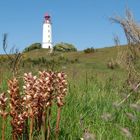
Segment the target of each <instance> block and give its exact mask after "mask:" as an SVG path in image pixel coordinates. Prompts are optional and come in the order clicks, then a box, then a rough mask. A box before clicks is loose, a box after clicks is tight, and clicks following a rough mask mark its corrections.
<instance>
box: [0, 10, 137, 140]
mask: <svg viewBox="0 0 140 140" xmlns="http://www.w3.org/2000/svg"><path fill="white" fill-rule="evenodd" d="M126 13H127V14H126V17H127V18H125V19H124V18H123V20H122V18H120V17H119V18H118V17H113V18H112V19H111V20H113V21H115V22H116V21H117V23H119V24H120V23H121V24H122V25H123V26H122V27H123V29H124V31H126V34H127V37H128V38H127V39H128V45H124V46H121V45H120V44H117V43H116V46H115V47H106V48H102V49H96V51H95V52H94V53H85V52H84V51H78V52H64V53H62V52H59V51H58V52H53V53H52V54H50V53H48V50H44V49H39V50H32V51H30V52H26V53H23V54H22V56H21V59H20V63H19V64H18V65H17V69H16V72H15V74H14V77H17V79H18V80H19V83H20V89H21V88H22V85H23V81H22V80H21V79H22V76H23V75H24V73H28V72H32V74H33V75H37V73H38V71H43V70H47V71H51V72H52V71H54V72H55V73H57V72H59V71H63V72H65V73H66V75H67V81H68V87H67V88H68V91H67V93H66V96H65V105H64V106H63V109H62V111H61V120H60V126H59V135H57V139H59V140H80V139H81V140H82V139H84V140H95V139H96V140H112V139H114V140H125V139H126V140H127V139H132V140H139V139H140V133H139V132H140V95H139V92H140V90H139V86H140V84H139V82H140V80H139V79H140V77H139V75H140V71H139V67H140V64H139V61H140V58H139V51H138V50H139V48H138V47H139V42H138V40H136V39H138V38H139V37H140V30H139V28H138V27H139V26H136V24H132V23H133V21H134V20H132V17H131V14H130V13H129V12H128V11H127V12H126ZM130 17H131V18H130ZM121 21H123V22H121ZM125 21H127V22H125ZM130 23H131V24H130ZM134 23H135V22H134ZM124 25H125V26H124ZM129 25H130V26H129ZM132 25H133V27H137V28H132ZM127 29H129V30H127ZM130 29H133V30H130ZM136 31H137V32H136ZM132 32H133V35H132V34H130V33H132ZM138 32H139V33H138ZM132 37H133V38H132ZM135 38H136V39H135ZM139 40H140V38H139ZM136 41H137V42H136ZM0 63H1V66H2V67H0V92H1V93H2V92H6V91H7V90H8V85H7V81H8V80H9V79H12V78H13V72H12V71H9V70H10V67H9V66H10V65H9V59H8V56H5V55H4V56H0ZM22 93H23V92H22V91H20V94H22ZM6 96H8V97H9V96H10V95H9V94H8V93H6ZM8 110H10V108H8V109H7V111H8ZM56 110H57V106H56V105H54V106H53V107H52V111H51V121H50V128H51V129H50V130H51V131H50V139H51V140H53V139H56V133H55V132H56V125H55V124H56V123H57V119H56V118H57V111H56ZM2 119H3V118H2V117H0V127H2V125H3V123H2ZM11 119H12V117H10V116H8V117H7V118H6V122H5V131H4V134H5V139H6V140H9V139H11V138H12V127H11V125H10V121H11ZM28 130H30V129H29V128H28ZM42 130H43V129H41V131H40V132H42ZM47 130H48V128H47ZM33 133H34V134H33V135H32V136H33V138H34V139H37V138H38V137H37V136H40V137H42V135H43V133H39V135H37V133H36V131H34V132H33ZM2 134H3V133H0V137H2ZM22 139H23V140H24V137H22Z"/></svg>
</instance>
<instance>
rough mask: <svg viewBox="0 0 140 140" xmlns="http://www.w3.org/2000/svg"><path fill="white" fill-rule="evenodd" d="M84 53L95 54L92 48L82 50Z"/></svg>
mask: <svg viewBox="0 0 140 140" xmlns="http://www.w3.org/2000/svg"><path fill="white" fill-rule="evenodd" d="M84 52H85V53H94V52H95V49H94V48H93V47H91V48H87V49H85V50H84Z"/></svg>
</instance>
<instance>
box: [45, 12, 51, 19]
mask: <svg viewBox="0 0 140 140" xmlns="http://www.w3.org/2000/svg"><path fill="white" fill-rule="evenodd" d="M44 18H45V20H49V21H50V19H51V16H50V15H49V14H48V13H46V14H45V16H44Z"/></svg>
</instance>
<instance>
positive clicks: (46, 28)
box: [42, 13, 53, 49]
mask: <svg viewBox="0 0 140 140" xmlns="http://www.w3.org/2000/svg"><path fill="white" fill-rule="evenodd" d="M52 47H53V46H52V24H51V17H50V15H49V14H48V13H46V14H45V16H44V23H43V40H42V48H46V49H52Z"/></svg>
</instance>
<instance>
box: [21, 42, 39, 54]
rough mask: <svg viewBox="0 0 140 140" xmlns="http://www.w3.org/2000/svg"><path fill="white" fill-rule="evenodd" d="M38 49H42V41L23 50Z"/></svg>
mask: <svg viewBox="0 0 140 140" xmlns="http://www.w3.org/2000/svg"><path fill="white" fill-rule="evenodd" d="M36 49H41V43H33V44H31V45H30V46H28V47H26V48H25V49H24V50H23V52H29V51H32V50H36Z"/></svg>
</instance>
